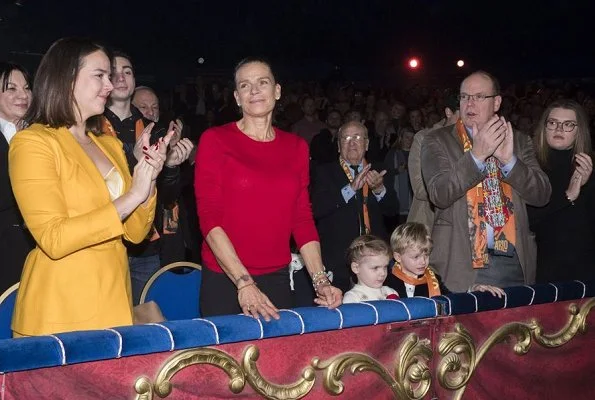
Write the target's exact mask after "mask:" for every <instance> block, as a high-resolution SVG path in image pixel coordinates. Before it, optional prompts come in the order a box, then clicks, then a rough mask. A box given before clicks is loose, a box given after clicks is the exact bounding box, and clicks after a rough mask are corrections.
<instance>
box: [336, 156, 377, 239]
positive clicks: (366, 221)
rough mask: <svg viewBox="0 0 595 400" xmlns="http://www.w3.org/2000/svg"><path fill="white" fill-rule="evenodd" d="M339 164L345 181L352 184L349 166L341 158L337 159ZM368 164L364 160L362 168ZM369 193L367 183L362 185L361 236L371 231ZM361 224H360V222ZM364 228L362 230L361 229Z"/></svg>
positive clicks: (352, 178)
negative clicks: (362, 223) (345, 177)
mask: <svg viewBox="0 0 595 400" xmlns="http://www.w3.org/2000/svg"><path fill="white" fill-rule="evenodd" d="M339 163H340V164H341V168H343V172H345V175H346V176H347V179H348V180H349V183H351V182H353V180H354V179H355V178H354V177H353V175H351V171H349V165H347V163H346V162H345V160H343V159H342V158H340V159H339ZM367 164H368V163H367V162H366V160H364V164H363V166H364V167H365V166H366V165H367ZM369 191H370V188H369V187H368V184H367V183H364V187H363V188H362V193H363V196H364V198H363V199H362V210H361V212H362V215H363V220H364V221H363V222H364V226H363V227H361V226H360V232H361V233H362V234H364V233H365V234H366V235H369V234H370V232H371V230H370V215H369V214H368V192H369ZM360 223H361V222H360ZM362 228H364V229H362Z"/></svg>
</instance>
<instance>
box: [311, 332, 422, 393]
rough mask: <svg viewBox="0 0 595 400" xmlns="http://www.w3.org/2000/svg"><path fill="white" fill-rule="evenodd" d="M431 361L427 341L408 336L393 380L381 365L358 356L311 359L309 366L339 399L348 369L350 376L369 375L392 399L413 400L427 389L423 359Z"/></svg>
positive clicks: (366, 356)
mask: <svg viewBox="0 0 595 400" xmlns="http://www.w3.org/2000/svg"><path fill="white" fill-rule="evenodd" d="M431 357H432V350H431V349H430V341H429V340H428V339H423V340H419V338H418V337H417V335H415V334H414V333H411V334H409V335H408V336H407V337H406V338H405V340H404V341H403V344H402V345H401V349H400V351H399V355H398V358H397V362H396V363H395V376H394V377H393V376H392V375H391V374H390V373H389V372H388V371H387V370H386V368H384V366H383V365H382V364H381V363H379V362H378V361H376V360H375V359H373V358H372V357H370V356H368V355H367V354H362V353H346V354H341V355H338V356H336V357H334V358H332V359H330V360H327V361H321V360H320V359H318V358H314V359H313V360H312V365H313V366H314V368H316V369H317V370H321V371H324V378H323V381H322V383H323V386H324V389H325V390H326V391H327V392H328V393H330V394H332V395H339V394H341V393H343V391H344V390H345V385H344V384H343V381H342V379H343V376H344V375H345V371H346V370H347V369H349V371H350V372H351V374H352V375H355V374H356V373H360V372H373V373H375V374H377V375H378V376H379V377H380V378H381V379H382V380H383V381H384V382H386V383H387V384H388V385H389V386H390V388H391V390H392V392H393V394H394V395H395V398H398V399H412V400H413V399H421V398H422V397H424V396H425V395H426V393H427V392H428V390H429V388H430V385H431V380H432V377H431V375H430V371H429V368H428V366H427V363H426V359H427V360H429V359H430V358H431Z"/></svg>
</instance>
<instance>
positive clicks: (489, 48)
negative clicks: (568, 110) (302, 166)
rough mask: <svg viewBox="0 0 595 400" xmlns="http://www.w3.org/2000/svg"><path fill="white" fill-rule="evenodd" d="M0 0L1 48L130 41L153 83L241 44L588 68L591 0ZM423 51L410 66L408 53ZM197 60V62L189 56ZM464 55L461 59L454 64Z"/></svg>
mask: <svg viewBox="0 0 595 400" xmlns="http://www.w3.org/2000/svg"><path fill="white" fill-rule="evenodd" d="M17 3H20V4H22V5H21V6H18V5H16V4H15V1H13V0H0V18H1V20H0V58H1V59H5V60H13V61H17V62H21V63H23V64H25V65H27V66H28V67H29V68H30V69H32V70H33V69H34V68H35V66H36V65H37V63H38V62H39V60H40V58H41V55H42V54H43V53H44V52H45V50H47V48H48V47H49V45H50V44H51V43H52V42H53V41H54V40H56V39H58V38H60V37H63V36H73V35H81V36H90V37H93V38H98V39H101V40H104V41H106V42H107V43H108V44H110V45H112V46H115V47H118V48H121V49H123V50H124V51H125V52H127V53H129V54H130V55H131V56H132V57H133V59H134V62H135V66H136V70H137V74H138V75H139V76H140V77H141V80H142V77H144V78H145V80H146V81H159V82H160V84H173V83H176V82H181V81H183V80H184V77H192V76H195V75H196V74H197V73H214V74H221V75H225V76H231V70H232V68H233V65H234V64H235V62H237V61H238V60H239V59H241V58H243V57H245V56H247V55H264V56H267V57H268V58H270V59H271V60H272V61H273V63H274V65H275V66H276V67H277V70H278V71H281V73H282V75H283V76H284V77H285V78H298V79H310V78H313V79H323V78H325V77H328V76H329V75H332V74H338V73H340V74H342V75H343V76H346V77H347V78H349V79H354V80H358V79H359V80H368V81H371V82H378V81H380V82H391V83H395V82H402V81H403V80H409V81H411V80H414V81H426V82H433V81H441V80H455V79H458V78H459V77H460V76H461V75H462V74H464V73H468V72H470V71H472V70H476V69H486V70H488V71H491V72H493V73H494V74H496V75H497V76H499V77H500V78H501V79H502V80H517V81H518V80H523V79H541V78H564V79H567V78H588V77H593V76H594V75H595V73H594V72H593V71H594V61H595V49H594V47H593V42H594V40H593V39H594V38H595V35H594V34H595V27H594V25H595V21H594V18H593V17H594V15H595V14H594V11H595V6H594V5H593V3H595V2H593V1H588V0H584V1H583V0H579V1H573V0H567V1H551V0H550V1H548V0H546V1H524V0H517V1H509V0H504V1H484V2H481V1H468V0H460V1H448V0H383V1H379V0H367V1H359V0H351V1H349V0H343V1H323V0H277V1H202V0H201V1H199V0H168V1H138V0H131V1H126V0H104V1H72V0H63V1H57V0H55V1H52V0H17ZM411 56H417V57H419V58H420V59H421V62H422V68H421V69H419V70H417V71H414V72H412V71H408V70H407V68H406V60H407V59H408V58H409V57H411ZM199 57H203V58H204V59H205V63H204V64H202V65H199V64H198V63H197V59H198V58H199ZM460 58H461V59H464V60H465V62H466V66H465V68H464V69H463V70H461V69H458V68H457V67H456V66H455V62H456V61H457V60H458V59H460Z"/></svg>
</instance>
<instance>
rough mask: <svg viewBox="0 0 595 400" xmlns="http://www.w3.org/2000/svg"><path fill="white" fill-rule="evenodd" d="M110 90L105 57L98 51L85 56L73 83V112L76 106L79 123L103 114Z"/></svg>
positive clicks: (107, 65) (108, 72)
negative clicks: (74, 102)
mask: <svg viewBox="0 0 595 400" xmlns="http://www.w3.org/2000/svg"><path fill="white" fill-rule="evenodd" d="M112 89H113V86H112V83H111V81H110V61H109V58H108V57H107V55H106V54H105V53H104V52H103V51H101V50H98V51H95V52H93V53H91V54H89V55H87V56H85V57H84V58H83V59H82V62H81V68H80V70H79V73H78V75H77V77H76V81H75V83H74V99H75V101H76V105H75V110H76V107H77V106H78V110H79V111H80V114H79V115H78V118H80V120H79V122H82V121H86V120H87V119H88V118H89V117H92V116H94V115H99V114H101V113H103V110H104V109H105V103H106V102H107V99H108V97H109V95H110V92H111V91H112ZM78 118H77V119H78Z"/></svg>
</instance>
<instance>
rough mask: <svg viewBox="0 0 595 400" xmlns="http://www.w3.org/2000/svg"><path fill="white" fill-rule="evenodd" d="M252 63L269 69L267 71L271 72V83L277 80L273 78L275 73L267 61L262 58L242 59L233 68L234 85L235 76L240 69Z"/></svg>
mask: <svg viewBox="0 0 595 400" xmlns="http://www.w3.org/2000/svg"><path fill="white" fill-rule="evenodd" d="M252 63H261V64H264V65H266V66H267V67H269V70H270V71H271V75H272V76H273V81H275V82H276V81H277V79H276V78H275V72H274V71H273V67H272V66H271V63H270V61H269V60H267V59H266V58H264V57H254V56H251V57H246V58H244V59H242V60H241V61H240V62H239V63H237V64H236V66H235V68H234V69H233V81H234V83H237V82H236V76H237V74H238V71H239V70H240V68H242V67H243V66H245V65H248V64H252Z"/></svg>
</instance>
